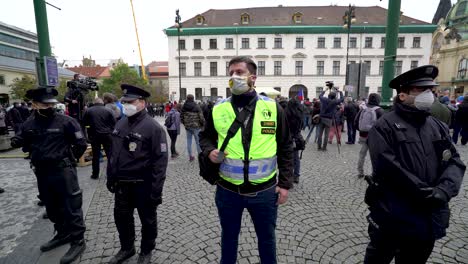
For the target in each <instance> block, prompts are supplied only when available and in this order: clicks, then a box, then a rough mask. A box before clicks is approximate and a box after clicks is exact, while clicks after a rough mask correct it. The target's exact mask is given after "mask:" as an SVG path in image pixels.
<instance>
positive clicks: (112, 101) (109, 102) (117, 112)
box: [102, 93, 124, 120]
mask: <svg viewBox="0 0 468 264" xmlns="http://www.w3.org/2000/svg"><path fill="white" fill-rule="evenodd" d="M102 100H103V102H104V106H105V107H106V108H108V109H109V110H111V112H112V114H113V115H114V118H115V120H119V119H120V118H122V117H123V114H124V113H123V110H121V109H120V108H119V107H118V106H117V104H116V102H118V101H119V100H118V99H117V96H115V95H114V94H111V93H104V94H103V95H102Z"/></svg>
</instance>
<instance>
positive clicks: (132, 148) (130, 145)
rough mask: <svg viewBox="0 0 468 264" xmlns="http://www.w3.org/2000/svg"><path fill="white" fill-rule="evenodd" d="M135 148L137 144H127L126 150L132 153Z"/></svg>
mask: <svg viewBox="0 0 468 264" xmlns="http://www.w3.org/2000/svg"><path fill="white" fill-rule="evenodd" d="M136 148H137V144H136V143H135V142H130V143H129V144H128V150H130V151H131V152H134V151H135V150H136Z"/></svg>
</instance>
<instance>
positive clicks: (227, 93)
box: [226, 87, 232, 98]
mask: <svg viewBox="0 0 468 264" xmlns="http://www.w3.org/2000/svg"><path fill="white" fill-rule="evenodd" d="M231 95H232V94H231V88H229V87H228V88H226V98H228V97H231Z"/></svg>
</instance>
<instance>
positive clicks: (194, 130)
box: [181, 94, 205, 161]
mask: <svg viewBox="0 0 468 264" xmlns="http://www.w3.org/2000/svg"><path fill="white" fill-rule="evenodd" d="M181 122H182V124H184V127H185V132H186V134H187V153H188V155H189V161H194V160H195V156H194V155H193V154H192V137H193V138H194V139H195V146H196V148H197V153H200V152H201V148H200V140H199V138H198V135H199V133H200V130H201V129H202V128H203V126H204V125H205V118H204V117H203V112H202V110H201V108H200V106H198V105H197V104H196V103H195V101H194V97H193V95H192V94H189V95H187V100H186V101H185V103H184V106H183V107H182V114H181Z"/></svg>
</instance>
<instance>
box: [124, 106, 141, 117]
mask: <svg viewBox="0 0 468 264" xmlns="http://www.w3.org/2000/svg"><path fill="white" fill-rule="evenodd" d="M137 112H138V111H137V107H136V106H135V105H132V104H124V105H123V113H124V115H126V116H132V115H134V114H136V113H137Z"/></svg>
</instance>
